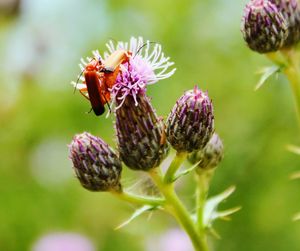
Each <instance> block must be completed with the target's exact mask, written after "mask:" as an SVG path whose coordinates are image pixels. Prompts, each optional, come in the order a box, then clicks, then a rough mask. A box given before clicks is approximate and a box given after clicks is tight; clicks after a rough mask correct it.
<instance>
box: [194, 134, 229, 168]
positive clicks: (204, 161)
mask: <svg viewBox="0 0 300 251" xmlns="http://www.w3.org/2000/svg"><path fill="white" fill-rule="evenodd" d="M223 150H224V147H223V143H222V141H221V139H220V138H219V136H218V134H216V133H214V135H213V136H212V137H211V139H210V140H209V142H208V143H207V145H206V146H205V148H204V149H203V150H200V151H195V152H192V153H191V154H189V156H188V160H189V161H190V162H191V163H192V164H196V163H198V162H199V164H198V168H197V169H196V170H198V171H201V170H208V169H213V168H215V167H217V165H218V164H219V163H220V162H221V160H222V159H223V156H224V154H223Z"/></svg>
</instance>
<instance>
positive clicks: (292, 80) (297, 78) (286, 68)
mask: <svg viewBox="0 0 300 251" xmlns="http://www.w3.org/2000/svg"><path fill="white" fill-rule="evenodd" d="M280 52H281V54H280V53H279V52H274V53H268V54H266V55H267V57H268V58H269V59H270V60H271V61H272V62H273V63H275V64H277V65H279V66H282V67H283V72H284V74H285V75H286V77H287V79H288V80H289V84H290V87H291V89H292V91H293V95H294V100H295V106H296V114H297V119H298V123H299V125H300V69H299V59H298V56H299V55H298V53H297V51H296V50H295V49H294V48H289V49H285V50H281V51H280Z"/></svg>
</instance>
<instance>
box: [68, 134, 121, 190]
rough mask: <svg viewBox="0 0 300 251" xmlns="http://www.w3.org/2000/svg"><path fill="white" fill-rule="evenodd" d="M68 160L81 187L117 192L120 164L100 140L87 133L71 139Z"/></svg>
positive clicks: (119, 186)
mask: <svg viewBox="0 0 300 251" xmlns="http://www.w3.org/2000/svg"><path fill="white" fill-rule="evenodd" d="M69 149H70V159H71V160H72V162H73V165H74V166H73V169H74V171H75V174H76V176H77V178H78V179H79V181H80V183H81V185H82V186H83V187H84V188H86V189H88V190H90V191H109V190H115V191H119V190H120V189H121V185H120V178H121V171H122V164H121V161H120V160H119V158H118V157H117V155H116V154H115V153H114V151H113V150H112V149H111V148H110V147H109V145H108V144H106V143H105V142H104V141H103V140H102V139H100V138H98V137H95V136H93V135H91V134H89V133H87V132H84V133H82V134H77V135H75V137H74V138H73V140H72V142H71V144H70V145H69Z"/></svg>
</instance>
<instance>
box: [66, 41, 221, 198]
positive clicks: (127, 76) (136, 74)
mask: <svg viewBox="0 0 300 251" xmlns="http://www.w3.org/2000/svg"><path fill="white" fill-rule="evenodd" d="M141 46H144V45H143V41H142V40H141V39H139V40H135V39H132V40H131V44H130V45H128V44H127V43H125V44H124V43H121V42H119V43H118V46H117V48H115V47H114V46H113V45H112V44H109V49H110V52H111V53H113V52H114V51H115V50H118V49H120V48H123V49H126V50H128V49H129V48H130V49H131V50H132V52H134V51H135V52H138V51H139V48H143V47H141ZM132 48H133V49H132ZM149 48H150V46H149V42H147V43H146V50H149ZM149 53H150V52H149ZM149 53H148V52H147V53H145V58H143V57H142V56H141V55H139V54H136V55H133V57H132V58H130V59H129V61H128V62H126V63H124V64H123V65H120V72H119V74H118V76H117V78H116V84H115V86H114V91H113V90H112V95H113V96H114V97H113V102H114V105H115V107H114V114H115V117H116V119H115V131H116V138H117V148H118V153H117V154H116V153H115V152H114V150H113V149H112V148H111V147H109V145H108V144H107V143H105V142H104V141H103V140H102V139H100V138H98V137H96V136H93V135H91V134H89V133H82V134H79V135H76V136H75V137H74V138H73V141H72V142H71V144H70V146H69V148H70V159H71V160H72V162H73V166H74V171H75V174H76V176H77V178H78V179H79V181H80V183H81V185H82V186H83V187H84V188H86V189H88V190H91V191H119V192H120V191H122V187H121V183H120V179H121V172H122V162H123V163H124V164H125V165H126V166H127V167H128V168H130V169H133V170H140V171H149V170H151V169H153V168H156V167H158V166H159V165H160V164H161V162H162V161H163V160H164V158H165V157H166V155H167V153H168V150H169V143H170V145H171V146H172V147H173V148H174V149H175V150H176V151H177V152H178V153H182V152H183V153H191V154H192V156H193V157H191V159H197V160H196V162H199V158H201V159H202V161H201V167H200V162H199V167H200V168H208V166H209V167H212V166H216V165H217V164H218V162H219V161H220V160H221V155H222V149H223V148H222V144H221V143H220V140H218V137H217V139H216V138H215V137H212V135H213V134H214V114H213V105H212V101H211V99H210V98H209V97H208V94H207V92H203V91H201V90H200V89H199V88H198V87H197V86H196V87H195V88H194V89H193V90H189V91H186V92H185V93H184V94H183V95H182V96H181V97H180V98H179V99H178V101H177V102H176V104H175V105H174V107H173V109H172V111H171V112H170V114H169V116H168V119H167V124H166V125H165V124H164V122H163V119H162V118H161V117H158V116H157V114H156V112H155V110H154V109H153V107H152V105H151V102H150V99H149V98H148V97H147V95H146V87H147V83H148V82H149V81H150V82H151V81H152V83H153V82H156V81H158V80H160V79H162V78H166V77H169V75H170V74H172V73H173V72H174V70H173V71H170V72H169V73H166V70H167V67H169V66H171V65H172V64H173V63H170V62H169V58H166V57H165V56H164V55H163V54H162V52H161V49H160V47H159V46H156V47H155V48H154V52H153V53H154V54H153V55H155V58H153V59H152V57H149V56H148V55H149ZM130 54H131V51H130ZM161 68H163V69H164V70H160V69H161ZM157 70H158V72H157ZM208 142H210V143H208ZM216 146H218V149H216Z"/></svg>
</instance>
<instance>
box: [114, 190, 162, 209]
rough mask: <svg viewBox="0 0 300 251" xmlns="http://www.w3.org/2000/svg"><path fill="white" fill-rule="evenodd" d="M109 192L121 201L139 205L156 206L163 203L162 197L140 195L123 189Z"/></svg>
mask: <svg viewBox="0 0 300 251" xmlns="http://www.w3.org/2000/svg"><path fill="white" fill-rule="evenodd" d="M111 193H112V194H113V195H115V196H116V197H117V198H119V199H121V200H123V201H126V202H129V203H132V204H136V205H139V206H144V205H151V206H155V207H156V206H163V205H164V203H165V199H163V198H157V197H150V196H140V195H136V194H131V193H128V192H125V191H111Z"/></svg>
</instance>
